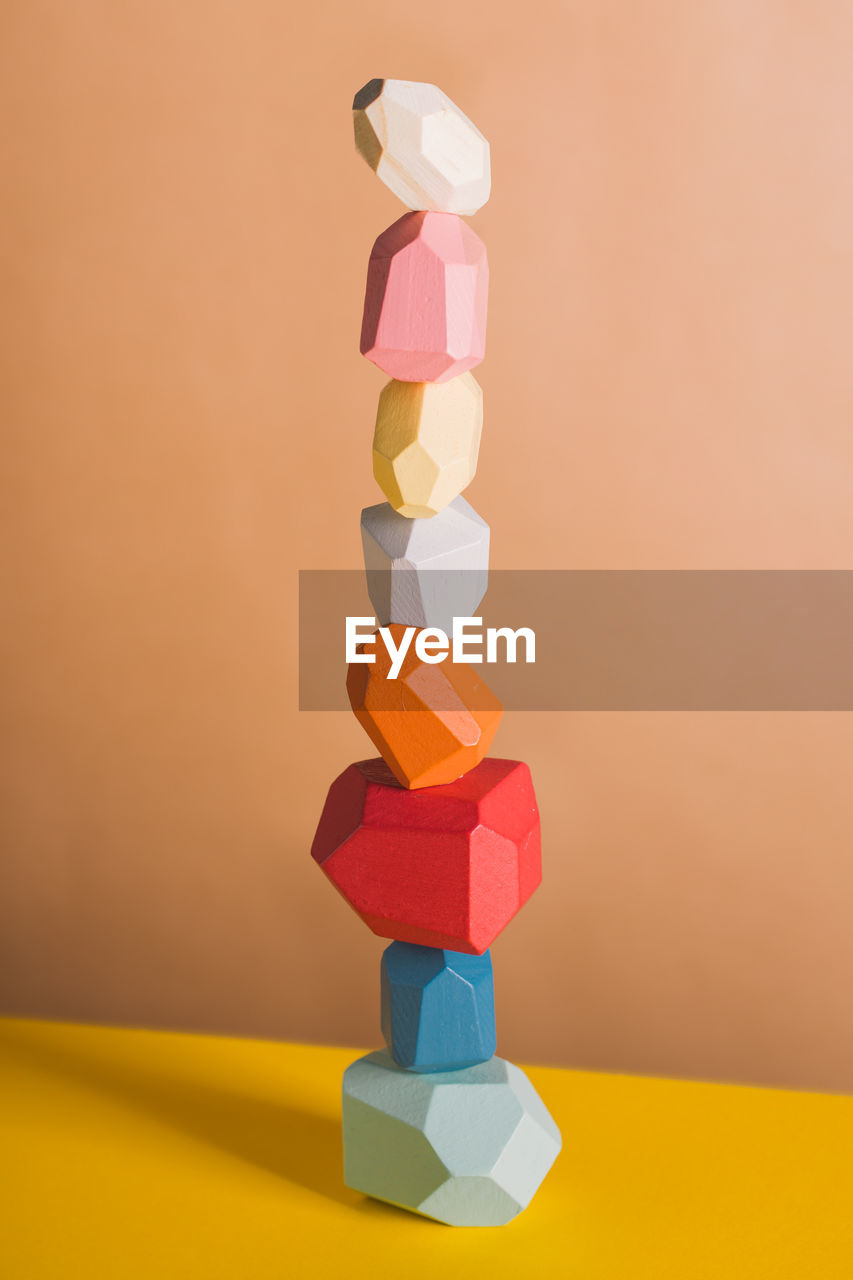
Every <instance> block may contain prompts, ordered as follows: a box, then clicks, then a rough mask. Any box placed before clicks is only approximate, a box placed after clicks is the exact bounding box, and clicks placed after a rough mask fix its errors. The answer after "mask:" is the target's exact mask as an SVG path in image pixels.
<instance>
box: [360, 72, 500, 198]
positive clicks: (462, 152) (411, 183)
mask: <svg viewBox="0 0 853 1280" xmlns="http://www.w3.org/2000/svg"><path fill="white" fill-rule="evenodd" d="M352 107H353V123H354V127H355V145H356V147H357V149H358V151H359V152H360V154H361V155H362V156H363V157H364V159H365V160H366V161H367V163H368V164H369V165H370V167H371V169H374V170H375V171H376V175H377V177H379V178H381V179H382V181H383V182H384V183H385V185H386V187H388V188H389V189H390V190H391V191H393V192H394V195H395V196H397V197H398V198H399V199H400V200H402V201H403V203H404V204H405V205H407V206H408V207H409V208H410V209H432V210H435V211H437V212H439V213H462V214H466V213H476V212H477V210H478V209H480V208H481V207H482V206H483V205H484V204H485V203H486V201H487V200H488V198H489V193H490V191H491V181H492V179H491V169H490V163H489V144H488V142H487V141H486V139H485V138H484V137H483V135H482V134H481V133H480V130H479V129H478V128H477V127H476V125H474V124H472V122H471V121H470V120H469V119H468V117H467V116H466V115H463V113H462V112H461V111H460V110H459V108H458V107H457V106H456V105H455V104H454V103H453V102H451V100H450V98H448V96H447V94H446V93H442V91H441V89H439V88H437V87H436V86H435V85H434V84H421V83H420V82H418V81H414V80H370V81H368V83H367V84H366V85H365V86H364V88H363V89H359V91H358V93H357V94H356V95H355V98H354V100H353V104H352Z"/></svg>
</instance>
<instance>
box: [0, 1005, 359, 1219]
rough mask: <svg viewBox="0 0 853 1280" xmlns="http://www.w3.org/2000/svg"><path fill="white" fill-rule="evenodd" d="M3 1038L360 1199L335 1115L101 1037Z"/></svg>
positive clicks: (26, 1058) (30, 1060)
mask: <svg viewBox="0 0 853 1280" xmlns="http://www.w3.org/2000/svg"><path fill="white" fill-rule="evenodd" d="M0 1044H2V1046H3V1048H4V1049H5V1050H6V1051H8V1052H9V1053H10V1055H12V1056H14V1057H16V1058H18V1059H19V1060H20V1061H21V1062H23V1063H25V1064H26V1065H27V1066H28V1067H35V1068H37V1069H38V1070H40V1071H45V1072H49V1073H51V1074H53V1075H57V1076H62V1077H64V1078H65V1079H66V1080H70V1081H72V1082H73V1083H74V1084H77V1085H82V1086H83V1087H85V1088H86V1089H89V1090H92V1091H94V1092H95V1093H98V1094H101V1095H104V1096H106V1097H108V1098H110V1099H113V1100H114V1101H117V1102H119V1103H121V1104H122V1105H125V1106H128V1107H131V1108H133V1109H134V1110H136V1111H138V1112H140V1113H141V1114H143V1115H146V1116H148V1117H149V1118H150V1119H152V1120H154V1121H156V1122H157V1123H159V1124H164V1125H168V1126H169V1127H170V1128H172V1129H176V1130H179V1131H181V1132H183V1133H185V1134H187V1135H189V1136H190V1137H191V1138H193V1139H196V1140H197V1141H199V1142H202V1143H204V1144H206V1145H208V1146H211V1147H215V1148H217V1149H218V1150H220V1151H222V1152H225V1153H226V1154H227V1155H229V1156H233V1157H234V1158H236V1159H238V1160H243V1161H245V1162H247V1163H249V1164H252V1165H254V1166H256V1167H257V1168H261V1169H264V1170H266V1171H267V1172H268V1173H271V1174H273V1175H275V1176H276V1177H279V1178H283V1179H286V1180H287V1181H288V1182H292V1183H294V1184H297V1185H300V1186H303V1187H305V1188H307V1189H308V1190H310V1191H313V1192H316V1193H317V1194H319V1195H324V1196H327V1197H329V1198H330V1199H332V1200H337V1201H339V1202H340V1203H343V1204H349V1205H354V1204H357V1203H358V1202H359V1201H360V1197H358V1196H356V1195H355V1194H354V1193H353V1192H350V1191H348V1190H347V1189H346V1188H345V1187H344V1184H343V1180H342V1169H341V1134H340V1126H339V1125H338V1123H337V1122H336V1121H335V1120H332V1119H330V1118H329V1117H327V1116H323V1115H318V1114H316V1113H314V1112H310V1111H304V1110H300V1109H299V1108H297V1107H293V1106H288V1105H287V1104H286V1103H279V1102H276V1101H273V1100H267V1099H263V1098H253V1097H250V1096H246V1095H244V1094H240V1093H237V1092H231V1091H230V1090H225V1089H220V1088H217V1087H215V1086H211V1085H210V1084H208V1083H206V1082H205V1081H203V1080H201V1081H200V1080H196V1079H192V1078H190V1077H189V1076H187V1077H185V1078H181V1077H180V1076H173V1075H168V1074H166V1073H165V1072H163V1073H161V1072H159V1071H156V1070H150V1069H146V1068H144V1067H140V1066H138V1065H136V1064H134V1063H130V1062H127V1061H126V1060H123V1059H121V1058H116V1057H111V1056H110V1055H109V1053H108V1052H105V1051H104V1050H103V1049H101V1048H99V1047H98V1046H97V1045H95V1044H87V1045H80V1046H73V1047H72V1046H65V1045H63V1046H61V1047H60V1046H57V1045H56V1044H47V1043H44V1042H43V1041H41V1040H40V1038H39V1036H38V1034H37V1033H36V1032H35V1030H34V1031H33V1032H32V1033H28V1031H27V1030H25V1029H23V1028H16V1029H15V1030H14V1031H7V1030H5V1029H4V1030H3V1032H2V1033H0Z"/></svg>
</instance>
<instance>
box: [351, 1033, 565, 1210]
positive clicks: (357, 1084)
mask: <svg viewBox="0 0 853 1280" xmlns="http://www.w3.org/2000/svg"><path fill="white" fill-rule="evenodd" d="M343 1137H344V1181H345V1182H346V1184H347V1186H348V1187H352V1189H353V1190H354V1191H362V1192H364V1193H365V1194H366V1195H369V1196H374V1197H375V1198H376V1199H378V1200H386V1201H388V1202H389V1203H391V1204H395V1205H399V1206H400V1207H401V1208H404V1209H411V1210H413V1211H414V1212H415V1213H421V1214H424V1215H425V1216H426V1217H429V1218H436V1219H437V1220H438V1221H439V1222H446V1223H448V1224H450V1225H451V1226H456V1227H498V1226H502V1225H503V1224H504V1223H505V1222H509V1221H510V1220H511V1219H512V1218H514V1217H515V1216H516V1215H517V1214H518V1213H520V1212H521V1210H522V1209H525V1208H526V1207H527V1205H528V1204H529V1203H530V1201H531V1200H532V1198H533V1196H534V1195H535V1193H536V1191H537V1190H538V1188H539V1185H540V1183H541V1182H542V1180H543V1179H544V1177H545V1175H546V1174H547V1172H548V1170H549V1169H550V1168H551V1165H552V1164H553V1163H554V1161H555V1159H556V1158H557V1155H558V1154H559V1151H560V1147H561V1146H562V1139H561V1137H560V1131H559V1129H558V1128H557V1126H556V1124H555V1123H554V1121H553V1120H552V1118H551V1116H550V1114H549V1112H548V1110H547V1108H546V1106H545V1104H544V1103H543V1101H542V1099H541V1098H540V1097H539V1094H538V1093H537V1092H536V1090H535V1089H534V1088H533V1085H532V1084H531V1083H530V1081H529V1080H528V1079H527V1076H526V1075H525V1074H524V1072H523V1071H522V1070H520V1068H519V1067H516V1066H514V1065H513V1064H512V1063H511V1062H505V1061H504V1059H503V1058H492V1059H491V1060H490V1061H489V1062H481V1063H480V1064H479V1065H478V1066H475V1067H467V1068H466V1069H465V1070H463V1071H446V1072H440V1073H438V1074H437V1075H413V1074H412V1073H411V1072H408V1071H404V1070H402V1069H401V1068H400V1067H398V1066H396V1065H395V1063H394V1062H393V1060H392V1059H391V1057H390V1056H389V1055H388V1054H387V1053H369V1054H367V1055H366V1056H365V1057H363V1058H359V1059H358V1060H357V1061H356V1062H353V1063H352V1064H351V1066H349V1067H347V1069H346V1072H345V1073H344V1085H343Z"/></svg>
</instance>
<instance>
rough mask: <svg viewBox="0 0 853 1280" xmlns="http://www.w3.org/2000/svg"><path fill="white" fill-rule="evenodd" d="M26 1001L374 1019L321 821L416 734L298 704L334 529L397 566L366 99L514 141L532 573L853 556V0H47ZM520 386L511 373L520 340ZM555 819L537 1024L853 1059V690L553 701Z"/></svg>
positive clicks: (673, 1050)
mask: <svg viewBox="0 0 853 1280" xmlns="http://www.w3.org/2000/svg"><path fill="white" fill-rule="evenodd" d="M0 31H2V35H1V36H0V49H1V50H2V54H0V59H1V60H2V65H0V98H1V99H2V112H3V126H4V127H3V137H4V158H3V163H2V165H0V185H1V186H2V195H0V201H2V251H3V264H2V270H3V276H2V278H3V308H2V313H3V319H2V325H3V332H2V335H0V360H2V381H0V396H2V466H0V476H2V481H0V483H2V490H3V500H2V507H0V516H2V530H0V538H2V566H0V572H2V599H3V613H4V620H3V625H2V634H0V645H2V676H3V691H2V698H3V705H2V722H3V760H2V775H1V776H0V782H2V795H0V822H2V831H0V841H1V842H2V843H0V848H2V885H0V899H1V901H0V935H2V975H0V981H2V993H0V994H2V1007H3V1009H5V1010H6V1011H7V1012H15V1013H26V1014H36V1015H45V1016H54V1017H62V1018H73V1019H89V1020H98V1021H100V1020H105V1021H117V1022H126V1023H141V1024H147V1025H156V1026H171V1027H191V1028H214V1029H221V1030H225V1031H233V1032H239V1033H248V1034H258V1035H265V1036H283V1037H302V1038H307V1039H318V1040H330V1041H341V1042H352V1043H371V1042H375V1041H376V1039H377V1037H378V1026H377V1011H376V999H377V970H378V959H379V954H380V951H381V948H382V944H381V943H380V942H379V941H378V940H377V939H374V938H373V937H372V936H371V935H370V934H368V932H367V931H366V930H365V929H364V928H363V926H361V925H360V924H359V922H358V921H357V919H356V918H355V916H354V915H352V914H351V913H350V912H349V911H348V909H347V908H346V906H345V905H344V904H343V902H342V901H341V900H339V899H338V898H337V896H336V895H335V894H334V892H333V891H332V890H331V888H330V887H329V886H328V885H327V883H326V882H325V880H324V878H323V877H322V875H321V874H320V873H319V871H318V870H317V868H316V867H315V866H314V864H313V863H312V862H311V860H310V858H309V857H308V845H309V841H310V838H311V835H312V831H313V826H314V823H315V821H316V818H317V816H318V813H319V810H320V806H321V805H322V801H323V797H324V794H325V790H326V787H327V786H328V784H329V782H330V781H331V779H332V778H333V777H334V776H335V775H336V773H337V772H338V771H340V770H341V769H342V768H343V767H344V766H345V765H346V764H347V763H348V762H349V761H350V760H352V759H357V758H360V757H362V756H363V755H365V754H370V753H371V752H370V748H369V745H368V744H367V740H366V738H364V737H363V735H362V732H361V730H360V729H359V727H358V726H357V724H356V723H355V722H354V721H353V720H352V719H350V718H349V717H347V716H346V715H344V714H328V715H322V714H319V715H314V716H309V715H302V716H300V715H299V714H298V712H297V710H296V683H295V646H294V634H295V622H296V617H295V604H296V572H297V569H298V568H299V567H357V565H358V563H359V544H358V512H359V510H360V508H361V507H362V506H363V505H365V504H366V503H369V502H373V501H377V500H378V491H377V490H376V488H375V486H374V483H373V480H372V477H371V472H370V448H369V445H370V435H371V429H372V417H373V412H374V408H375V401H376V396H377V393H378V391H379V388H380V386H381V385H382V379H381V375H380V374H379V373H378V372H377V371H376V370H375V369H373V368H372V367H371V366H370V365H368V364H367V362H366V361H363V360H362V359H361V358H360V357H359V355H358V332H359V323H360V308H361V298H362V288H363V278H364V271H365V264H366V259H367V254H368V252H369V249H370V245H371V243H372V241H373V238H374V237H375V236H376V235H377V234H378V232H379V231H380V230H382V229H383V227H385V226H386V225H387V224H388V223H389V222H391V221H392V220H393V219H394V218H396V217H397V216H398V215H399V213H400V212H401V210H400V208H399V207H398V206H397V204H396V203H395V201H394V199H393V197H392V196H391V195H390V193H388V192H387V191H386V190H385V189H384V188H383V187H382V186H381V184H380V183H378V182H377V181H376V179H375V178H374V177H373V176H372V175H371V174H370V172H369V170H368V169H367V168H366V167H365V166H364V165H363V164H362V163H361V162H360V161H359V160H358V158H357V157H356V156H355V154H354V153H353V150H352V144H351V138H350V119H349V106H350V99H351V97H352V94H353V92H354V91H355V89H357V88H358V87H359V86H360V85H361V84H362V83H363V82H364V81H365V80H367V79H369V78H370V77H372V76H375V75H380V76H381V75H391V76H400V77H403V78H410V79H428V80H434V81H437V82H438V83H440V84H441V85H442V87H443V88H444V89H445V90H446V91H447V92H449V93H450V94H451V96H453V97H454V98H456V99H457V100H458V102H459V103H460V105H461V106H462V107H463V109H464V110H466V111H467V112H468V113H469V114H470V115H471V116H472V117H473V118H474V119H475V121H476V122H477V124H478V125H479V126H480V127H481V128H482V129H483V130H484V132H485V133H486V134H487V135H488V136H489V137H490V138H491V140H492V144H493V157H494V179H495V186H494V196H493V199H492V201H491V203H490V204H489V205H488V206H487V208H486V209H485V210H484V211H483V212H482V213H481V214H479V215H477V217H476V218H475V219H474V226H475V227H476V229H477V230H478V232H479V233H480V234H481V235H482V236H483V237H484V238H485V240H486V242H487V244H488V247H489V253H490V258H491V265H492V281H493V284H492V296H491V310H490V334H489V351H488V356H487V359H486V361H485V363H484V364H483V366H482V369H481V373H482V379H481V380H482V383H483V386H484V389H485V393H486V398H487V400H486V404H487V407H486V413H487V425H486V433H485V436H484V447H483V451H482V461H481V466H480V470H479V473H478V476H477V478H476V481H475V482H474V484H473V485H472V486H471V489H470V491H469V496H470V498H471V499H472V501H473V502H474V504H475V505H476V506H477V508H478V509H479V510H480V511H481V512H482V513H483V514H484V516H485V517H486V518H487V519H488V520H489V521H490V522H491V524H492V528H493V546H494V556H493V563H494V564H496V565H499V566H503V567H527V566H536V567H588V568H596V567H612V568H650V567H658V568H665V567H675V568H678V567H682V568H707V567H713V568H738V567H760V568H774V567H775V568H794V567H797V568H818V567H820V568H852V567H853V555H851V537H853V508H852V507H851V481H852V480H853V422H852V421H851V409H853V360H851V356H850V343H851V332H852V331H853V231H851V227H853V165H851V119H853V78H851V75H850V57H851V42H853V8H851V6H850V5H849V4H847V3H845V2H844V0H835V2H834V3H833V2H829V0H811V3H809V4H803V3H794V2H793V0H787V3H786V2H780V0H764V2H761V0H728V2H723V0H694V3H691V4H679V3H676V2H675V0H671V2H670V3H666V2H664V0H643V2H642V3H637V4H629V3H625V2H624V0H622V2H619V3H617V2H615V0H612V2H604V0H577V2H575V3H570V2H564V3H550V4H543V3H532V4H528V5H525V6H522V8H521V9H519V8H518V7H517V6H515V5H508V4H495V3H493V2H486V0H482V2H479V3H471V2H470V0H432V2H431V3H430V4H429V5H428V6H426V5H414V4H406V5H401V4H399V3H392V0H359V3H357V4H345V3H343V2H342V0H337V2H336V3H329V2H328V0H326V2H324V0H314V3H312V4H310V5H306V6H299V7H298V8H296V7H295V6H291V5H288V4H286V3H283V2H282V0H278V2H276V3H272V2H268V3H264V2H261V0H229V2H227V3H226V2H214V0H180V2H179V3H175V2H174V0H138V2H137V3H130V2H128V0H121V2H119V3H116V2H115V0H101V2H100V3H97V2H96V0H77V3H75V4H73V5H70V4H67V3H63V0H53V2H52V3H48V2H45V0H26V2H25V0H7V3H6V4H5V5H4V6H3V13H2V19H0ZM478 376H480V375H479V373H478ZM496 746H497V747H498V748H499V750H500V752H501V753H502V754H505V755H518V756H521V757H523V758H524V759H526V760H528V761H529V763H530V765H531V768H532V769H533V772H534V777H535V779H536V782H537V787H538V792H539V798H540V805H541V808H542V812H543V817H544V828H545V834H546V859H547V862H546V878H545V883H544V884H543V887H542V889H541V890H540V892H539V893H538V894H537V895H536V897H535V898H534V899H533V901H532V902H531V903H530V905H529V906H528V907H527V908H526V909H525V911H524V912H523V913H522V914H521V916H520V917H519V918H518V919H517V920H516V921H515V922H514V923H513V924H512V926H511V927H510V928H509V929H508V930H507V932H506V934H505V935H504V936H503V937H502V938H501V939H500V940H499V942H498V943H497V944H496V946H495V948H494V955H495V965H496V972H497V981H498V1011H499V1019H500V1050H501V1052H503V1053H505V1054H506V1055H508V1056H511V1057H515V1058H517V1059H522V1060H537V1059H538V1060H542V1061H550V1062H563V1063H572V1064H582V1065H588V1066H595V1067H602V1068H608V1069H617V1070H625V1071H648V1072H658V1073H667V1074H676V1075H698V1076H704V1077H712V1078H720V1079H740V1080H752V1081H760V1082H767V1083H773V1084H791V1085H797V1086H804V1087H812V1088H819V1089H836V1090H850V1089H853V1027H852V1026H851V1015H850V991H851V979H853V932H851V928H850V920H851V893H853V874H851V846H853V787H851V782H850V766H851V747H853V718H851V717H850V716H848V715H842V714H836V715H832V714H814V715H811V714H799V715H782V714H776V715H759V714H754V715H751V714H741V715H734V714H733V715H723V714H715V715H683V714H657V715H650V714H633V715H632V714H625V715H622V714H606V715H605V714H601V715H595V714H584V715H556V714H552V715H549V714H540V715H523V714H515V715H513V716H512V717H508V718H507V720H506V722H505V726H504V727H503V728H502V730H501V733H500V737H499V739H498V743H497V744H496Z"/></svg>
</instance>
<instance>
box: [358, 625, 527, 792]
mask: <svg viewBox="0 0 853 1280" xmlns="http://www.w3.org/2000/svg"><path fill="white" fill-rule="evenodd" d="M388 630H389V631H390V633H391V637H392V640H393V642H394V645H395V646H396V647H397V648H398V649H399V646H400V644H401V641H402V639H403V636H404V633H405V631H406V627H404V626H403V625H402V624H400V623H392V624H391V625H390V627H389V628H388ZM416 643H417V632H416V633H415V635H413V636H412V637H411V642H410V644H409V648H408V651H407V652H406V656H405V658H404V659H403V661H402V665H401V667H400V671H399V674H398V675H397V676H392V675H391V674H390V671H391V656H390V654H389V651H388V648H387V647H386V646H385V645H384V644H383V643H382V642H381V641H380V640H379V638H378V633H377V639H376V642H375V643H374V644H373V646H372V651H373V653H374V655H375V660H374V661H373V662H371V663H360V662H351V663H350V665H349V669H348V671H347V694H348V696H349V700H350V705H351V707H352V709H353V711H354V712H355V716H356V719H357V720H358V722H359V724H360V725H361V727H362V728H363V729H364V731H365V733H366V734H367V736H368V737H369V738H370V740H371V742H372V743H373V745H374V746H375V747H376V748H377V750H378V751H379V753H380V755H381V756H382V757H383V759H384V760H385V761H386V763H387V764H388V766H389V768H390V769H391V772H392V773H393V774H394V776H395V777H396V779H397V781H398V782H400V783H402V785H403V786H404V787H411V788H415V787H435V786H439V785H441V784H442V783H445V782H452V781H453V780H454V778H459V777H461V776H462V774H463V773H467V772H468V770H469V769H473V768H474V766H475V765H478V764H479V763H480V761H481V760H482V759H483V757H484V756H485V754H486V752H487V751H488V750H489V747H490V746H491V745H492V739H493V738H494V736H495V733H496V732H497V728H498V725H499V724H500V721H501V716H502V715H503V707H502V706H501V704H500V702H499V701H498V699H497V698H496V697H495V695H494V694H493V693H492V691H491V689H490V688H489V686H488V685H487V684H486V682H485V681H484V680H482V679H481V678H480V676H479V675H478V674H477V670H478V668H477V667H475V666H472V665H471V664H469V663H464V662H454V661H453V660H452V659H451V658H449V657H447V658H445V659H444V661H443V662H440V663H430V662H424V661H423V660H422V659H421V658H419V657H418V654H417V651H416V647H415V646H416ZM362 648H363V649H364V648H367V646H362Z"/></svg>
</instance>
